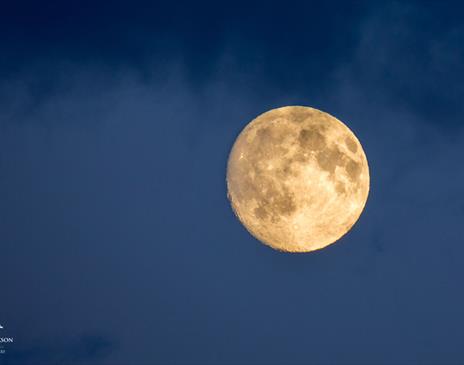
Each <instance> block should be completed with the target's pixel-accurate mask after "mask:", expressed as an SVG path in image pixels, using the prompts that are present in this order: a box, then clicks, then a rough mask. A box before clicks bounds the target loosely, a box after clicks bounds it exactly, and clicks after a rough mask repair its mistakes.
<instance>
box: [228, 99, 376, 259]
mask: <svg viewBox="0 0 464 365" xmlns="http://www.w3.org/2000/svg"><path fill="white" fill-rule="evenodd" d="M227 190H228V193H227V195H228V198H229V200H230V202H231V205H232V209H233V211H234V212H235V214H236V216H237V217H238V219H239V220H240V222H242V224H243V225H244V226H245V228H246V229H247V230H248V231H249V232H250V233H251V234H252V235H253V236H254V237H256V238H257V239H258V240H259V241H261V242H262V243H264V244H266V245H268V246H271V247H272V248H274V249H276V250H280V251H287V252H309V251H314V250H318V249H321V248H323V247H326V246H328V245H330V244H332V243H334V242H335V241H337V240H339V239H340V238H341V237H342V236H344V235H345V234H346V233H347V232H348V231H349V230H350V229H351V227H352V226H353V225H354V224H355V223H356V221H357V220H358V218H359V216H360V215H361V213H362V211H363V209H364V206H365V204H366V201H367V197H368V194H369V166H368V163H367V158H366V155H365V153H364V150H363V148H362V146H361V143H360V142H359V140H358V139H357V138H356V136H355V135H354V134H353V132H351V130H350V129H349V128H348V127H347V126H346V125H345V124H343V123H342V122H341V121H339V120H338V119H336V118H335V117H333V116H331V115H329V114H327V113H325V112H322V111H320V110H317V109H313V108H310V107H305V106H286V107H282V108H277V109H273V110H270V111H268V112H265V113H264V114H261V115H259V116H258V117H257V118H256V119H254V120H253V121H251V122H250V123H249V124H248V125H247V126H246V127H245V128H244V129H243V131H242V132H241V133H240V135H239V136H238V137H237V139H236V141H235V143H234V145H233V147H232V150H231V152H230V155H229V160H228V163H227Z"/></svg>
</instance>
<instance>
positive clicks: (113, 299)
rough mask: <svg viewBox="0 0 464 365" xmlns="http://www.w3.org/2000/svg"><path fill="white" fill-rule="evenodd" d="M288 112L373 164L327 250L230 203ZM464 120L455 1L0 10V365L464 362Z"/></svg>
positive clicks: (461, 39) (460, 21)
mask: <svg viewBox="0 0 464 365" xmlns="http://www.w3.org/2000/svg"><path fill="white" fill-rule="evenodd" d="M285 105H306V106H311V107H315V108H317V109H321V110H324V111H326V112H328V113H330V114H332V115H334V116H335V117H337V118H339V119H340V120H342V121H343V122H345V123H346V124H347V125H348V126H349V128H350V129H351V130H352V131H353V132H354V133H355V134H356V135H357V137H358V138H359V140H360V141H361V143H362V145H363V148H364V150H365V152H366V155H367V158H368V161H369V165H370V174H371V188H370V195H369V199H368V202H367V205H366V209H365V210H364V213H363V214H362V215H361V217H360V219H359V221H358V222H357V223H356V225H355V226H354V228H353V229H352V230H351V231H350V232H349V233H348V234H347V235H346V236H344V237H343V238H342V239H341V240H340V241H338V242H337V243H336V244H334V245H331V246H329V247H327V248H326V249H323V250H320V251H316V252H313V253H307V254H288V253H281V252H277V251H274V250H272V249H270V248H268V247H267V246H265V245H263V244H261V243H259V242H258V241H257V240H255V239H254V238H253V237H252V236H251V235H250V234H249V233H248V232H247V231H246V230H245V228H244V227H243V226H242V225H241V224H240V222H239V221H238V220H237V219H236V218H235V216H234V213H233V211H232V209H231V207H230V204H229V202H228V200H227V195H226V182H225V172H226V163H227V157H228V153H229V151H230V149H231V147H232V144H233V142H234V140H235V138H236V137H237V135H238V134H239V132H240V131H241V130H242V128H243V127H244V126H245V125H246V124H247V123H248V122H250V121H251V120H252V119H253V118H255V117H256V116H257V115H259V114H261V113H263V112H265V111H267V110H269V109H272V108H276V107H280V106H285ZM463 115H464V7H463V5H462V3H461V2H444V1H425V0H424V1H409V2H394V1H388V2H376V1H364V2H363V1H354V2H349V1H345V0H343V1H320V2H310V1H305V2H291V1H285V2H260V3H258V2H252V1H249V2H237V1H234V2H221V1H214V2H193V1H192V2H185V3H182V2H178V1H167V2H163V3H157V2H156V1H152V2H140V1H124V2H123V1H93V2H91V1H58V0H56V1H47V0H44V1H21V0H20V1H10V2H7V1H4V2H2V3H1V5H0V271H1V272H0V273H1V276H0V324H1V325H3V326H4V329H0V331H2V332H0V337H3V336H10V337H14V343H13V344H9V345H7V346H5V349H6V352H5V354H0V364H1V365H3V364H30V365H40V364H66V365H72V364H88V365H93V364H98V365H99V364H108V365H110V364H111V365H117V364H161V365H164V364H201V365H206V364H230V365H232V364H243V365H254V364H262V365H265V364H279V365H280V364H282V365H292V364H355V365H356V364H369V365H373V364H398V365H403V364H440V365H444V364H464V346H463V338H464V290H463V278H464V265H463V258H464V234H463V222H464V167H463V166H464V165H463V157H464V129H463Z"/></svg>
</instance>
